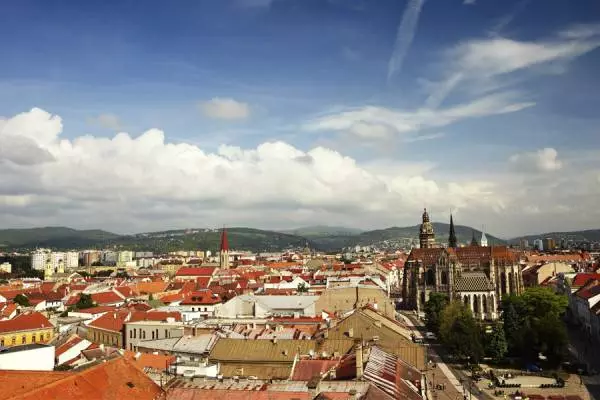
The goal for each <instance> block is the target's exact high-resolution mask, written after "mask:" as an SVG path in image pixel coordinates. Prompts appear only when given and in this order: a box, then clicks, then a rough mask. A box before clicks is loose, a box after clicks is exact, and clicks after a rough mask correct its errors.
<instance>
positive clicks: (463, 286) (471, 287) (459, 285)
mask: <svg viewBox="0 0 600 400" xmlns="http://www.w3.org/2000/svg"><path fill="white" fill-rule="evenodd" d="M454 289H455V290H456V291H457V292H489V291H492V290H494V287H493V286H492V283H491V282H490V280H489V279H488V277H487V276H486V275H485V274H484V273H483V272H463V273H462V274H461V276H459V277H458V278H457V279H456V280H455V282H454Z"/></svg>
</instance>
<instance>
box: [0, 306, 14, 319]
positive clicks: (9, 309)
mask: <svg viewBox="0 0 600 400" xmlns="http://www.w3.org/2000/svg"><path fill="white" fill-rule="evenodd" d="M16 309H17V304H15V303H3V304H1V305H0V318H8V317H10V315H11V314H12V313H14V312H15V310H16Z"/></svg>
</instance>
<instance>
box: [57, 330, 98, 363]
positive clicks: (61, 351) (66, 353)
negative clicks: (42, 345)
mask: <svg viewBox="0 0 600 400" xmlns="http://www.w3.org/2000/svg"><path fill="white" fill-rule="evenodd" d="M90 346H92V342H90V341H89V340H86V339H83V338H81V337H79V336H77V335H71V336H70V337H69V338H68V339H67V340H66V341H64V342H63V343H61V344H59V345H57V347H56V351H55V352H54V359H55V363H56V365H63V364H67V363H69V362H71V361H73V360H75V359H78V358H79V357H80V354H81V352H82V351H83V350H85V349H87V348H89V347H90Z"/></svg>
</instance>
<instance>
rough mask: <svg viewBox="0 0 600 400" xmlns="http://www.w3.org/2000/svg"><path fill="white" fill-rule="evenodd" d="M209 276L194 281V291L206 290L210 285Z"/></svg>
mask: <svg viewBox="0 0 600 400" xmlns="http://www.w3.org/2000/svg"><path fill="white" fill-rule="evenodd" d="M210 279H211V278H210V276H201V277H199V278H197V279H196V289H208V284H209V283H210Z"/></svg>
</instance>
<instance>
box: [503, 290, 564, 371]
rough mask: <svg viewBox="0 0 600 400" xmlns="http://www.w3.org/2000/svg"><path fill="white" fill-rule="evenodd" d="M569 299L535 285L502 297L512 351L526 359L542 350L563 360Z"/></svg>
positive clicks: (550, 358)
mask: <svg viewBox="0 0 600 400" xmlns="http://www.w3.org/2000/svg"><path fill="white" fill-rule="evenodd" d="M568 302H569V301H568V299H567V297H566V296H564V295H560V294H556V293H555V292H554V291H552V290H551V289H549V288H544V287H534V288H529V289H527V290H526V291H525V292H524V293H523V294H521V295H518V296H517V295H511V296H506V297H505V298H504V299H503V300H502V320H503V322H504V333H505V336H506V341H507V344H508V352H509V354H512V355H514V356H519V357H521V358H523V359H525V360H530V361H533V360H536V359H537V358H538V354H539V353H542V354H544V355H545V356H546V357H547V358H548V361H549V362H551V363H553V364H556V363H558V362H560V361H561V359H562V356H563V354H564V352H565V349H566V345H567V332H566V327H565V324H564V322H563V320H562V316H563V314H564V312H565V310H566V308H567V305H568Z"/></svg>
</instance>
